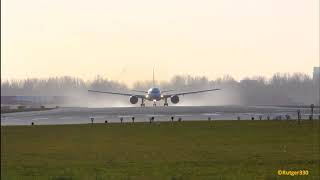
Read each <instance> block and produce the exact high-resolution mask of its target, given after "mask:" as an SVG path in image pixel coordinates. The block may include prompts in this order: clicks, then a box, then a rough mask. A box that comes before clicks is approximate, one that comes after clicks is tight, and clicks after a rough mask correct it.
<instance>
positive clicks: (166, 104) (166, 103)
mask: <svg viewBox="0 0 320 180" xmlns="http://www.w3.org/2000/svg"><path fill="white" fill-rule="evenodd" d="M163 106H169V104H168V101H167V98H165V99H164V105H163Z"/></svg>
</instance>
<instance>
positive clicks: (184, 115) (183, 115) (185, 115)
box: [174, 114, 192, 117]
mask: <svg viewBox="0 0 320 180" xmlns="http://www.w3.org/2000/svg"><path fill="white" fill-rule="evenodd" d="M174 116H177V117H190V116H192V115H187V114H181V115H179V114H178V115H174Z"/></svg>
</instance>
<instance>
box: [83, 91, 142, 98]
mask: <svg viewBox="0 0 320 180" xmlns="http://www.w3.org/2000/svg"><path fill="white" fill-rule="evenodd" d="M88 91H89V92H95V93H105V94H115V95H121V96H137V97H138V98H145V96H144V95H141V94H132V93H120V92H113V91H96V90H88Z"/></svg>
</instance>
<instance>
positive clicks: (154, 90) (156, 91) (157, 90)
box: [151, 88, 160, 93]
mask: <svg viewBox="0 0 320 180" xmlns="http://www.w3.org/2000/svg"><path fill="white" fill-rule="evenodd" d="M151 92H153V93H158V92H160V90H159V89H158V88H153V89H152V90H151Z"/></svg>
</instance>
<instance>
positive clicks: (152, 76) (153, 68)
mask: <svg viewBox="0 0 320 180" xmlns="http://www.w3.org/2000/svg"><path fill="white" fill-rule="evenodd" d="M152 87H155V86H154V67H153V74H152Z"/></svg>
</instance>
